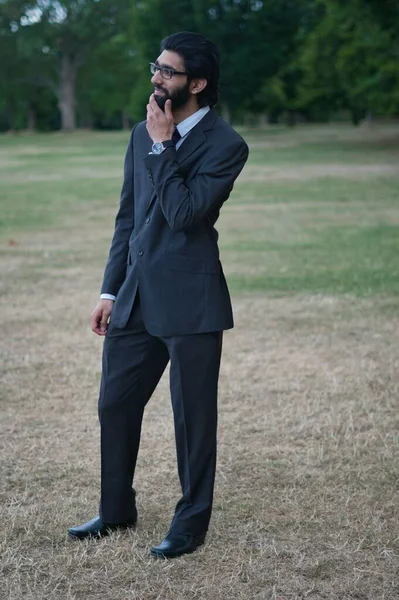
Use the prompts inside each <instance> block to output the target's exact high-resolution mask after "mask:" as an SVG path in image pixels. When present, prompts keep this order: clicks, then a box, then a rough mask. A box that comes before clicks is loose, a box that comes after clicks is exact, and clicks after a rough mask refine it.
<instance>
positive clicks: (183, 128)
mask: <svg viewBox="0 0 399 600" xmlns="http://www.w3.org/2000/svg"><path fill="white" fill-rule="evenodd" d="M209 111H210V108H209V106H203V107H202V108H200V109H199V110H197V112H195V113H194V114H192V115H190V116H189V117H187V119H184V121H181V123H179V124H178V125H177V130H178V132H179V133H180V135H181V137H182V138H184V137H185V136H186V135H187V134H188V133H189V132H190V131H191V130H192V128H193V127H195V126H196V125H197V124H198V123H199V122H200V121H201V119H203V118H204V117H205V115H206V114H207V113H208V112H209Z"/></svg>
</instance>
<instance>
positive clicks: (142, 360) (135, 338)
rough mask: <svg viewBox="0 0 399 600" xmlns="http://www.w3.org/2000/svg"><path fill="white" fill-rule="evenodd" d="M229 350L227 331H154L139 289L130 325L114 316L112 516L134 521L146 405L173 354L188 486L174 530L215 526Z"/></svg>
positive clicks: (109, 346) (108, 518) (108, 451)
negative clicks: (222, 371)
mask: <svg viewBox="0 0 399 600" xmlns="http://www.w3.org/2000/svg"><path fill="white" fill-rule="evenodd" d="M221 350H222V332H221V331H217V332H211V333H203V334H193V335H185V336H170V337H154V336H152V335H150V334H149V333H148V332H147V330H146V328H145V326H144V323H143V320H142V316H141V311H140V300H139V296H138V294H137V296H136V299H135V302H134V305H133V310H132V313H131V315H130V318H129V321H128V323H127V324H126V326H125V327H123V328H120V329H119V328H117V327H114V326H113V325H112V316H111V322H110V324H109V327H108V332H107V335H106V337H105V340H104V348H103V371H102V379H101V388H100V397H99V419H100V426H101V500H100V515H101V517H102V519H103V521H104V522H106V523H110V524H113V523H123V522H129V521H131V520H133V519H134V512H135V490H134V488H133V478H134V471H135V466H136V460H137V454H138V450H139V444H140V435H141V425H142V419H143V414H144V409H145V406H146V404H147V402H148V401H149V399H150V397H151V395H152V393H153V392H154V390H155V388H156V386H157V384H158V382H159V380H160V378H161V376H162V374H163V372H164V370H165V368H166V366H167V364H168V362H169V360H170V391H171V398H172V407H173V417H174V426H175V439H176V452H177V467H178V474H179V479H180V485H181V489H182V497H181V499H180V500H179V502H178V503H177V506H176V509H175V515H174V518H173V521H172V524H171V527H170V530H171V531H173V532H175V533H183V534H186V535H199V534H202V533H205V532H206V531H207V529H208V525H209V520H210V517H211V511H212V499H213V488H214V480H215V468H216V432H217V387H218V378H219V367H220V359H221ZM154 453H156V441H154Z"/></svg>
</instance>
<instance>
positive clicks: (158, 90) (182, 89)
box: [151, 50, 190, 110]
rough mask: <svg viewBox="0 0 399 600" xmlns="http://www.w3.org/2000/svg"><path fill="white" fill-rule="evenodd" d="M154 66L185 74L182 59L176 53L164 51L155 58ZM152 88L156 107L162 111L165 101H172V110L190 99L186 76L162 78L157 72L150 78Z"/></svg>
mask: <svg viewBox="0 0 399 600" xmlns="http://www.w3.org/2000/svg"><path fill="white" fill-rule="evenodd" d="M155 64H156V65H157V66H159V67H165V69H171V70H172V71H179V72H185V70H186V69H185V67H184V64H183V60H182V58H181V57H180V56H179V54H177V53H176V52H171V51H169V50H164V51H163V52H162V54H161V55H160V56H159V57H158V58H157V60H156V61H155ZM151 83H152V84H153V86H154V97H155V100H156V102H157V104H158V106H159V107H160V108H161V109H162V110H164V107H165V102H166V100H169V99H170V100H171V101H172V109H174V108H181V107H182V106H184V105H185V104H187V102H188V99H189V98H190V81H189V79H188V77H187V75H177V74H173V75H172V77H171V79H167V78H165V77H162V75H161V71H157V72H156V73H155V74H154V75H153V76H152V78H151Z"/></svg>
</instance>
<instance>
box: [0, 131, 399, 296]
mask: <svg viewBox="0 0 399 600" xmlns="http://www.w3.org/2000/svg"><path fill="white" fill-rule="evenodd" d="M243 135H244V137H245V138H246V139H247V140H248V142H249V144H250V147H251V146H252V148H251V152H250V160H249V163H248V167H249V169H248V170H247V172H245V171H244V174H243V176H242V178H241V179H239V180H238V182H237V184H236V187H235V190H234V192H233V194H232V196H231V198H230V200H229V201H228V203H227V204H226V206H225V207H224V209H223V211H222V216H221V219H220V221H219V225H218V228H219V230H220V234H221V235H220V247H221V253H222V259H223V264H224V266H225V271H226V274H227V276H228V280H229V284H230V287H231V289H232V291H233V292H241V291H244V290H245V291H252V290H254V291H258V292H259V291H263V292H267V293H272V294H275V293H277V294H293V293H295V294H296V293H312V294H314V293H320V294H348V293H349V294H354V295H357V296H369V295H373V294H378V295H390V294H397V293H398V292H399V260H398V256H399V233H398V232H399V229H398V224H399V168H398V169H397V170H395V166H396V165H398V164H399V128H396V129H395V127H394V126H390V127H388V126H384V127H381V128H380V129H378V128H375V129H371V130H363V131H362V130H359V129H352V128H350V127H344V126H339V127H337V128H333V127H324V128H323V127H322V128H315V127H310V128H305V127H301V128H298V129H295V130H287V129H284V128H277V129H275V130H274V129H271V130H270V131H269V130H267V131H247V132H243ZM127 140H128V133H127V132H116V133H114V132H113V133H89V132H84V133H77V134H74V135H71V136H66V135H62V134H49V135H37V136H28V135H21V136H10V135H7V136H2V137H0V179H1V181H2V185H1V189H0V204H1V219H0V235H1V239H2V240H3V243H2V252H3V253H4V252H5V253H6V254H7V255H8V254H10V255H11V256H12V255H16V254H21V253H22V254H23V253H24V252H26V251H27V249H26V245H25V244H22V245H21V246H20V245H18V246H16V247H13V246H12V247H8V246H7V243H8V240H14V239H15V240H16V241H17V243H18V240H19V239H20V238H21V236H26V235H29V234H30V235H31V236H32V240H36V241H37V240H40V236H41V235H42V234H45V233H46V232H51V231H57V233H58V245H56V247H55V248H54V247H53V249H52V250H53V254H52V260H53V261H54V264H57V265H58V266H62V265H63V267H65V268H66V269H67V268H68V265H71V264H73V265H75V266H76V265H77V264H79V260H80V258H79V256H80V255H79V251H78V250H76V249H75V248H74V246H73V245H69V242H68V239H69V233H70V231H71V228H73V229H75V230H76V229H77V230H78V231H80V232H81V235H82V237H83V238H84V236H85V230H89V229H91V228H93V227H96V228H100V229H101V230H103V231H104V232H106V233H105V234H104V235H103V236H100V237H99V239H95V240H94V241H93V242H92V246H93V247H92V252H91V253H90V256H91V259H92V260H93V264H94V266H95V267H97V268H98V269H101V268H102V266H103V261H104V258H105V256H106V253H107V249H108V243H109V236H110V234H111V229H112V222H113V215H114V213H115V211H116V208H117V204H118V197H119V190H120V185H121V178H122V167H123V157H124V151H125V148H126V144H127ZM340 169H342V173H341V171H340ZM369 170H370V172H369ZM330 171H331V172H330ZM56 257H58V258H56ZM65 257H67V258H65ZM71 257H73V258H71ZM29 258H30V265H31V266H30V268H31V269H32V270H33V271H35V270H37V271H40V270H41V269H42V266H43V264H42V262H43V261H42V253H41V251H38V252H37V255H35V252H34V250H32V249H31V251H30V253H29ZM87 258H88V256H87V254H86V256H85V260H87ZM82 260H83V259H82ZM96 261H97V262H96Z"/></svg>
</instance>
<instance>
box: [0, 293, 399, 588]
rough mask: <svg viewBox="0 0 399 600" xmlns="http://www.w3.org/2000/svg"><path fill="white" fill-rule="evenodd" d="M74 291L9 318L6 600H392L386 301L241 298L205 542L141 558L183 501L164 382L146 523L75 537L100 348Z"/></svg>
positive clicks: (84, 505)
mask: <svg viewBox="0 0 399 600" xmlns="http://www.w3.org/2000/svg"><path fill="white" fill-rule="evenodd" d="M66 291H67V290H66V289H64V291H63V293H59V294H54V293H53V294H52V295H51V296H47V295H46V294H45V293H43V291H40V290H33V289H32V293H33V295H34V296H33V297H34V299H35V301H34V303H33V304H32V302H31V300H32V296H31V298H30V300H29V298H28V297H21V298H20V299H18V298H17V299H16V301H15V303H14V306H13V307H11V306H9V307H8V308H6V312H5V317H6V318H5V326H4V328H3V335H4V339H6V340H7V345H6V347H4V348H3V352H4V357H3V358H4V363H3V364H4V365H5V369H4V378H3V386H2V389H3V394H4V400H5V401H6V402H4V404H3V415H2V428H3V438H2V439H3V448H2V459H3V465H4V471H3V476H2V496H3V506H4V511H3V513H2V523H1V531H2V538H3V541H2V568H3V577H4V579H3V581H4V584H3V588H2V592H1V594H2V596H1V597H4V598H10V599H13V600H14V599H15V600H17V599H19V598H32V599H35V600H40V599H42V598H43V599H44V598H50V599H56V598H57V599H58V598H60V599H61V598H67V599H71V600H72V599H78V598H84V599H92V598H93V599H94V598H102V599H108V598H109V599H110V600H111V599H112V600H119V599H120V600H122V599H123V600H125V599H126V598H137V599H140V600H147V599H148V600H150V599H151V600H152V599H154V600H155V599H156V598H162V599H165V600H166V599H168V600H169V599H170V600H175V599H181V600H183V599H184V600H185V599H186V598H203V599H207V598H209V599H211V598H212V599H215V598H220V599H224V598H233V599H234V598H262V599H269V598H270V599H272V598H280V599H288V598H289V599H291V598H298V599H299V598H304V597H310V598H316V599H319V598H320V599H321V598H329V599H330V598H337V599H342V598H370V600H371V599H373V600H374V599H376V598H384V599H386V598H392V599H393V598H395V596H396V595H397V593H398V591H399V589H398V587H397V582H396V579H395V571H396V567H397V552H398V535H397V518H398V492H397V463H396V461H397V458H398V434H397V431H398V425H399V423H398V416H397V407H396V402H397V393H398V382H399V378H398V363H399V355H398V347H399V346H398V342H399V340H398V327H397V326H398V319H397V318H395V319H392V318H388V317H387V316H384V312H381V311H380V308H382V309H383V306H384V304H383V303H382V304H381V306H380V305H379V303H378V302H375V303H374V302H372V301H354V300H353V299H351V298H347V299H345V298H343V299H341V300H337V299H336V298H333V297H331V298H329V297H326V298H323V297H309V298H302V299H300V298H292V299H284V298H281V299H274V300H273V299H267V298H264V297H242V298H241V299H240V300H236V303H235V304H236V305H235V312H236V319H237V327H236V329H234V330H233V331H232V332H228V333H227V334H226V336H225V349H224V360H223V367H222V373H221V381H220V432H219V467H218V478H217V488H216V496H215V509H214V516H213V520H212V526H211V529H210V532H209V536H208V541H207V544H206V545H205V547H204V548H203V549H201V550H200V551H198V552H197V553H196V554H195V555H192V556H188V557H184V558H182V559H178V560H176V561H173V562H172V561H171V562H163V561H160V562H159V561H154V560H152V559H150V558H149V557H148V549H149V547H150V546H151V544H153V543H154V542H157V541H159V540H160V539H161V538H162V536H163V534H164V533H165V531H166V529H167V527H168V524H169V520H170V518H171V515H172V512H173V507H174V503H175V501H176V500H177V498H178V485H177V475H176V467H175V455H174V443H173V428H172V419H171V409H170V401H169V397H168V396H169V395H168V386H167V377H165V378H164V379H163V380H162V382H161V385H160V387H159V389H158V390H157V392H156V394H155V397H154V398H153V400H152V402H151V403H150V405H149V407H148V410H147V414H146V419H145V427H144V431H143V442H142V446H141V451H140V458H139V465H138V472H137V479H136V486H137V489H138V502H139V511H140V520H139V525H138V528H137V531H136V532H132V533H128V534H127V535H122V534H121V535H114V536H112V537H111V538H110V539H106V540H103V541H101V542H100V543H83V544H79V543H70V542H67V541H66V539H65V532H66V529H67V527H68V526H70V525H72V524H76V523H78V522H80V521H82V520H83V519H85V518H89V517H90V516H92V515H93V514H94V513H95V512H96V505H97V500H98V427H97V423H96V416H95V413H96V396H97V387H98V380H99V375H100V350H101V343H100V341H99V340H98V339H95V338H94V336H92V335H90V333H89V331H88V328H87V325H86V323H87V321H86V319H87V315H86V312H87V307H88V306H89V305H90V300H91V295H92V292H94V290H93V289H92V290H90V293H89V292H87V293H86V294H85V295H83V296H82V297H80V298H79V303H78V304H75V303H71V300H70V296H69V295H67V294H66ZM16 315H17V318H16V317H15V316H16Z"/></svg>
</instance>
